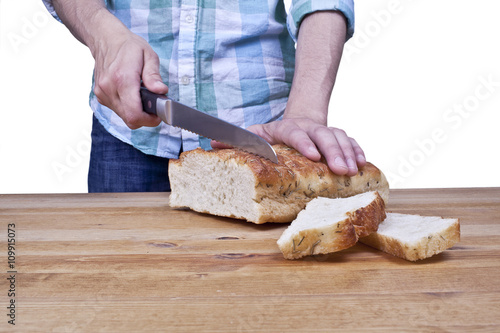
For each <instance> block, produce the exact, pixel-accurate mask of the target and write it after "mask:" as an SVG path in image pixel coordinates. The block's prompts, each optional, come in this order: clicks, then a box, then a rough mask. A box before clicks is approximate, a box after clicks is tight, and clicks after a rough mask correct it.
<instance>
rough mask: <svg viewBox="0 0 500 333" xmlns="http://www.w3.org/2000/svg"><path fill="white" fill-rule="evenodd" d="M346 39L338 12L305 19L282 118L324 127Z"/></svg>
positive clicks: (315, 14)
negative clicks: (311, 122)
mask: <svg viewBox="0 0 500 333" xmlns="http://www.w3.org/2000/svg"><path fill="white" fill-rule="evenodd" d="M345 37H346V21H345V18H344V16H343V15H342V14H340V13H338V12H334V11H324V12H315V13H313V14H310V15H308V16H307V17H306V18H304V20H303V21H302V23H301V25H300V31H299V36H298V41H297V52H296V65H295V75H294V78H293V84H292V90H291V92H290V98H289V102H288V106H287V109H286V111H285V118H297V117H300V118H302V117H307V118H309V119H311V120H313V121H315V122H317V123H319V124H323V125H326V123H327V110H328V104H329V102H330V96H331V93H332V89H333V86H334V84H335V78H336V76H337V70H338V67H339V63H340V58H341V56H342V50H343V45H344V42H345Z"/></svg>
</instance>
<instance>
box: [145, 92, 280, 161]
mask: <svg viewBox="0 0 500 333" xmlns="http://www.w3.org/2000/svg"><path fill="white" fill-rule="evenodd" d="M141 101H142V108H143V109H144V111H145V112H147V113H150V114H155V115H157V116H158V117H160V119H161V120H163V121H164V122H165V123H167V124H169V125H171V126H175V127H180V128H182V129H185V130H188V131H190V132H193V133H196V134H198V135H201V136H204V137H206V138H209V139H212V140H215V141H218V142H221V143H225V144H227V145H229V146H232V147H235V148H238V149H241V150H244V151H246V152H249V153H252V154H256V155H259V156H262V157H265V158H267V159H268V160H270V161H272V162H274V163H278V157H277V156H276V152H275V151H274V149H273V147H271V145H270V144H269V143H268V142H267V141H266V140H264V139H263V138H261V137H260V136H258V135H257V134H255V133H252V132H250V131H248V130H246V129H244V128H241V127H238V126H236V125H233V124H231V123H229V122H227V121H224V120H222V119H219V118H216V117H213V116H211V115H209V114H206V113H204V112H201V111H198V110H196V109H193V108H191V107H189V106H186V105H184V104H181V103H179V102H176V101H173V100H172V99H170V98H168V97H167V96H166V95H159V94H155V93H153V92H151V91H149V90H148V89H146V88H144V87H141Z"/></svg>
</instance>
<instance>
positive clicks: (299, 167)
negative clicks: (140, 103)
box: [169, 145, 389, 224]
mask: <svg viewBox="0 0 500 333" xmlns="http://www.w3.org/2000/svg"><path fill="white" fill-rule="evenodd" d="M274 149H275V151H276V154H277V155H278V160H279V164H275V163H273V162H271V161H269V160H267V159H264V158H260V157H257V156H255V155H253V154H250V153H246V152H243V151H241V150H238V149H213V150H211V151H205V150H203V149H196V150H192V151H188V152H184V153H182V154H181V156H180V158H179V159H178V160H170V163H169V178H170V185H171V188H172V192H171V194H170V206H171V207H177V208H180V207H189V208H191V209H192V210H195V211H198V212H202V213H208V214H213V215H218V216H226V217H232V218H237V219H244V220H247V221H249V222H254V223H257V224H260V223H265V222H291V221H293V220H294V219H295V218H296V217H297V214H298V213H299V212H300V211H301V210H302V209H303V208H304V207H305V206H306V203H307V202H309V201H310V200H312V199H313V198H316V197H328V198H337V197H349V196H353V195H355V194H359V193H363V192H367V191H378V192H379V193H380V196H381V197H382V198H383V199H384V201H387V200H388V198H389V185H388V183H387V180H386V178H385V176H384V175H383V173H382V172H381V171H380V170H379V169H377V168H376V167H375V166H374V165H372V164H370V163H367V164H366V165H365V166H364V167H363V168H361V169H360V170H359V172H358V174H357V175H355V176H353V177H348V176H338V175H335V174H334V173H333V172H331V171H330V170H329V168H328V166H327V165H326V163H324V162H313V161H311V160H309V159H308V158H306V157H304V156H302V155H301V154H300V153H298V152H297V151H296V150H294V149H292V148H289V147H286V146H283V145H276V146H274Z"/></svg>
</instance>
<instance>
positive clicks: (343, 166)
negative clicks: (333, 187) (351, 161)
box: [334, 156, 347, 168]
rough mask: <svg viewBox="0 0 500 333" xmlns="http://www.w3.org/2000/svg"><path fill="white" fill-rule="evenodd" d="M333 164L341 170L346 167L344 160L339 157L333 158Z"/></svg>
mask: <svg viewBox="0 0 500 333" xmlns="http://www.w3.org/2000/svg"><path fill="white" fill-rule="evenodd" d="M334 163H335V164H336V165H337V166H339V167H341V168H347V166H346V165H345V162H344V159H343V158H342V157H340V156H338V157H336V158H335V161H334Z"/></svg>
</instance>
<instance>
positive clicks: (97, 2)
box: [53, 0, 129, 55]
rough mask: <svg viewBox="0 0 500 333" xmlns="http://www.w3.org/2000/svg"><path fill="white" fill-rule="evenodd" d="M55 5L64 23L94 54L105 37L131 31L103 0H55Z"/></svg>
mask: <svg viewBox="0 0 500 333" xmlns="http://www.w3.org/2000/svg"><path fill="white" fill-rule="evenodd" d="M53 5H54V8H55V10H56V12H57V14H58V15H59V17H60V18H61V20H62V21H63V23H64V25H65V26H66V27H67V28H68V29H69V31H70V32H71V33H72V34H73V36H75V38H76V39H78V40H79V41H80V42H82V43H83V44H85V45H86V46H88V47H89V49H90V51H91V52H92V54H93V55H94V53H95V50H96V48H97V47H98V44H99V43H101V42H102V40H103V39H104V38H109V36H111V35H116V34H119V33H121V34H124V33H125V34H127V33H129V30H128V29H127V27H125V26H124V25H123V24H122V23H121V22H120V20H118V19H117V18H116V17H115V16H113V15H112V14H111V13H110V12H109V11H108V10H107V8H106V7H105V5H104V2H103V0H53Z"/></svg>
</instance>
